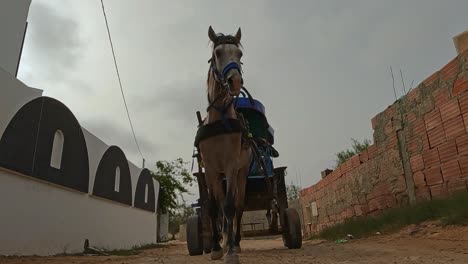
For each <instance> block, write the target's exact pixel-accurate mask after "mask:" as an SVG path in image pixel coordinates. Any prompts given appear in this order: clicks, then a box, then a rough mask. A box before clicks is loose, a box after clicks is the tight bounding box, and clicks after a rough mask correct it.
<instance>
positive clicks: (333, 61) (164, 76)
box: [18, 0, 468, 187]
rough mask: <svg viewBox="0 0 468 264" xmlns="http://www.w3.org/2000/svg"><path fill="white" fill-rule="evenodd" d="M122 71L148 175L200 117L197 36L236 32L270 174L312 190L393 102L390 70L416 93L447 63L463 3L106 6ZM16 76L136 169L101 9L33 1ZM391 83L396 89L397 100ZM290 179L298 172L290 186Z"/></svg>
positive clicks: (92, 1) (464, 23) (86, 2)
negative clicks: (270, 156) (269, 153)
mask: <svg viewBox="0 0 468 264" xmlns="http://www.w3.org/2000/svg"><path fill="white" fill-rule="evenodd" d="M104 4H105V6H106V12H107V18H108V21H109V26H110V30H111V34H112V38H113V42H114V48H115V51H116V55H117V61H118V64H119V71H120V74H121V77H122V82H123V86H124V90H125V94H126V98H127V103H128V107H129V109H130V114H131V116H132V121H133V124H134V127H135V130H136V134H137V137H138V140H139V142H140V145H141V147H142V152H143V155H144V156H145V157H146V160H147V165H148V167H150V168H152V167H153V164H154V163H155V162H156V160H172V159H175V158H177V157H182V158H184V159H185V160H187V161H191V154H192V150H193V147H192V146H193V139H194V135H195V132H196V125H197V121H196V116H195V111H197V110H200V111H203V109H205V107H206V104H207V102H206V95H205V81H206V73H207V69H208V64H207V60H208V58H209V57H210V47H209V44H208V36H207V31H208V27H209V25H212V26H213V28H214V29H215V31H217V32H219V31H221V32H224V33H235V32H236V30H237V28H238V27H241V28H242V40H243V45H244V59H243V61H244V72H245V75H244V79H245V85H246V87H248V88H249V90H250V92H251V93H252V95H253V96H254V97H255V98H258V99H260V100H261V101H262V102H263V103H264V104H265V106H266V108H267V116H268V120H269V121H270V123H271V125H272V126H273V127H274V128H275V130H276V148H277V149H278V150H279V152H280V158H278V159H277V160H276V164H275V165H277V166H280V165H281V166H282V165H285V166H288V168H289V169H288V172H289V174H288V177H289V180H288V182H290V181H294V182H295V183H297V184H301V185H302V187H306V186H309V185H311V184H314V183H315V182H317V181H318V180H319V178H320V171H321V170H323V169H325V168H327V167H331V166H333V164H334V160H335V156H334V153H336V152H338V151H341V150H343V149H346V148H348V147H350V138H357V139H360V140H362V139H364V138H367V139H372V128H371V123H370V119H371V118H372V117H373V116H375V115H376V114H377V113H379V112H380V111H382V110H384V109H385V108H386V107H387V106H388V105H389V104H391V103H392V102H393V101H394V99H395V98H394V94H393V89H392V80H391V75H390V72H389V66H392V67H393V69H394V72H396V73H398V74H399V69H400V68H401V69H402V71H403V74H404V79H405V82H406V85H407V86H409V84H410V83H411V82H412V81H413V80H414V85H417V84H418V83H420V82H421V81H422V80H424V79H425V78H426V77H427V76H429V75H430V74H432V73H433V72H434V71H436V70H437V69H439V68H440V67H442V66H443V65H445V63H447V62H448V61H449V60H450V59H452V58H453V57H454V56H455V55H456V52H455V48H454V46H453V42H452V37H453V36H455V35H456V34H459V33H461V32H463V31H465V30H467V29H468V17H467V16H466V10H468V1H466V0H454V1H436V0H419V1H384V0H381V1H374V0H367V1H328V0H324V1H309V0H304V1H280V0H275V1H273V0H272V1H267V0H256V1H250V0H238V1H215V0H213V1H191V0H185V1H152V0H146V1H144V0H139V1H129V0H127V1H124V0H112V1H110V0H105V1H104ZM28 21H29V26H28V32H27V36H26V40H25V46H24V51H23V58H22V61H21V65H20V71H19V76H18V78H19V79H20V80H22V81H23V82H25V83H26V84H28V85H29V86H32V87H36V88H39V89H43V90H44V95H46V96H51V97H54V98H56V99H59V100H60V101H62V102H63V103H65V104H66V105H67V106H68V107H69V108H70V109H71V110H72V111H73V112H74V114H75V115H76V116H77V118H78V120H79V121H80V122H81V124H82V126H83V127H85V128H87V129H88V130H90V131H91V132H92V133H94V134H95V135H97V136H98V137H100V138H101V139H102V140H104V141H105V142H106V143H107V144H109V145H118V146H120V147H121V148H123V149H124V151H125V152H126V155H127V158H128V159H129V160H130V161H132V162H133V163H135V164H137V165H141V158H140V155H139V154H138V151H137V148H136V146H135V144H134V142H133V138H132V135H131V130H130V127H129V124H128V120H127V117H126V113H125V108H124V104H123V100H122V97H121V94H120V90H119V87H118V82H117V77H116V73H115V68H114V65H113V59H112V54H111V50H110V46H109V42H108V38H107V32H106V28H105V22H104V17H103V14H102V9H101V4H100V1H98V0H81V1H72V0H33V1H32V4H31V7H30V11H29V18H28ZM399 80H400V79H398V82H397V89H398V90H397V92H398V94H399V95H401V94H403V90H402V88H401V87H402V86H401V82H400V81H399ZM296 174H297V175H298V176H297V177H296Z"/></svg>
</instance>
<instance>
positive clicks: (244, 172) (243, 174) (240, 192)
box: [234, 166, 249, 253]
mask: <svg viewBox="0 0 468 264" xmlns="http://www.w3.org/2000/svg"><path fill="white" fill-rule="evenodd" d="M248 173H249V167H248V166H247V167H245V168H242V169H240V170H239V174H238V175H237V197H236V201H235V203H236V237H235V240H234V251H235V252H236V253H241V247H240V241H241V233H242V230H241V225H242V215H243V214H244V204H245V188H246V185H247V176H248Z"/></svg>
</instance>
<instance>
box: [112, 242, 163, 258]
mask: <svg viewBox="0 0 468 264" xmlns="http://www.w3.org/2000/svg"><path fill="white" fill-rule="evenodd" d="M164 247H167V245H163V244H146V245H141V246H134V247H132V248H131V249H116V250H106V251H104V253H107V254H109V255H112V256H132V255H138V254H140V253H141V251H142V250H147V249H153V248H164Z"/></svg>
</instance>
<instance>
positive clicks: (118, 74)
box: [101, 0, 145, 163]
mask: <svg viewBox="0 0 468 264" xmlns="http://www.w3.org/2000/svg"><path fill="white" fill-rule="evenodd" d="M101 6H102V13H103V14H104V20H105V21H106V28H107V35H108V36H109V42H110V46H111V50H112V56H113V58H114V65H115V70H116V72H117V78H118V80H119V86H120V92H121V93H122V98H123V101H124V104H125V110H126V111H127V117H128V122H129V123H130V128H131V129H132V133H133V139H134V140H135V144H136V146H137V148H138V152H139V153H140V155H141V158H142V159H143V163H144V160H145V158H144V157H143V154H142V153H141V149H140V145H139V144H138V140H137V137H136V134H135V129H134V128H133V123H132V119H131V118H130V113H129V111H128V106H127V100H126V99H125V94H124V91H123V87H122V81H121V79H120V73H119V68H118V67H117V60H116V58H115V51H114V45H113V44H112V38H111V34H110V30H109V24H108V22H107V16H106V10H105V9H104V2H103V0H101Z"/></svg>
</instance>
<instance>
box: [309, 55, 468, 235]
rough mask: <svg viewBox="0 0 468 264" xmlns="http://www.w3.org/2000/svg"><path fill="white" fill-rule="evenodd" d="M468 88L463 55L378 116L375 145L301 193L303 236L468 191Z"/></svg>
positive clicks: (467, 62) (467, 66)
mask: <svg viewBox="0 0 468 264" xmlns="http://www.w3.org/2000/svg"><path fill="white" fill-rule="evenodd" d="M467 91H468V52H465V53H462V54H460V55H459V56H457V57H456V58H454V59H453V60H452V61H450V62H449V63H448V64H447V65H446V66H444V67H443V68H442V69H441V70H440V71H438V72H435V73H434V74H432V75H431V76H430V77H429V78H427V79H426V80H424V81H423V82H422V83H421V84H420V85H419V86H418V87H416V88H414V89H413V90H411V91H410V92H409V93H408V94H407V95H406V96H404V97H402V98H401V99H399V100H398V101H397V102H395V103H394V104H392V105H391V106H389V107H388V108H387V109H385V110H384V111H383V112H381V113H379V114H378V115H377V116H375V117H374V118H373V119H372V120H371V123H372V128H373V130H374V144H373V145H371V146H370V147H369V148H368V149H367V150H366V151H364V152H362V153H359V154H358V155H356V156H354V157H352V158H351V159H350V160H348V161H347V162H345V163H344V164H342V165H340V166H339V167H338V168H336V169H335V170H334V171H333V172H332V173H331V174H329V175H327V176H326V177H325V178H324V179H322V180H320V181H319V182H318V183H316V184H315V185H313V186H310V187H308V188H306V189H303V190H302V191H301V202H302V208H303V212H304V220H305V226H306V228H305V230H306V232H309V231H308V230H312V233H314V232H318V231H320V230H322V229H323V228H325V227H328V226H331V225H334V224H336V223H340V222H342V221H343V220H344V219H346V218H349V217H353V216H361V215H369V214H370V215H372V214H378V213H379V212H381V211H382V210H385V209H387V208H392V207H396V206H401V205H406V204H408V203H409V201H410V200H411V199H412V198H411V196H412V193H413V194H415V197H414V199H415V201H422V200H426V199H433V198H438V197H444V196H446V195H448V194H450V193H453V192H455V191H460V190H462V191H467V185H468V133H467V132H468V92H467ZM398 134H400V137H399V136H398ZM404 154H406V155H404ZM405 156H407V157H408V160H407V161H406V160H405V159H404V157H405ZM405 165H407V166H408V167H407V168H408V170H407V173H406V174H405V170H404V166H405ZM409 171H411V172H409ZM407 180H411V181H412V182H408V184H407ZM412 186H414V188H412ZM312 202H316V204H317V210H318V216H312V215H311V214H310V213H308V212H310V210H309V211H308V206H310V204H311V203H312Z"/></svg>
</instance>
